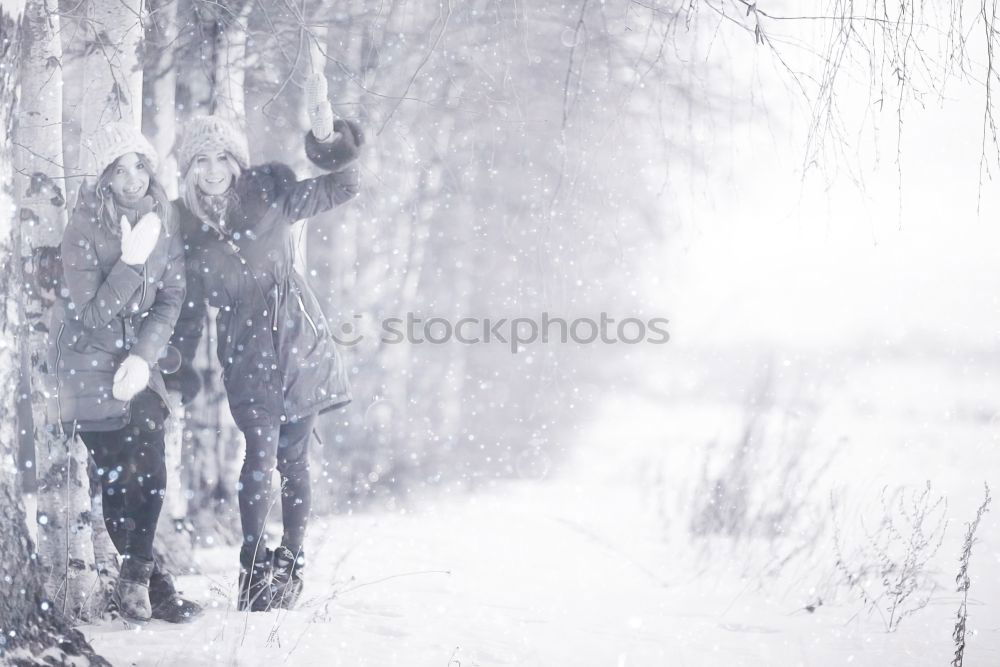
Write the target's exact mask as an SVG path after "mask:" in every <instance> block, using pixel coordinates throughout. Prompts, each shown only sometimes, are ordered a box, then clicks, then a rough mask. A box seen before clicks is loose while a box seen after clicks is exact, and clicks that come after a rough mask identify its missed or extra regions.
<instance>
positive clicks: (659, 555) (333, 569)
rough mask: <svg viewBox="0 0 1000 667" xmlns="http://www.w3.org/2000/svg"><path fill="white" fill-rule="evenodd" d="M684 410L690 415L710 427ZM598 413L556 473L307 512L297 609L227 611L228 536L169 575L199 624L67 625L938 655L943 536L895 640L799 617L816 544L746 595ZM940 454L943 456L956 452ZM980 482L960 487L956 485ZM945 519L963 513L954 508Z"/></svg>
mask: <svg viewBox="0 0 1000 667" xmlns="http://www.w3.org/2000/svg"><path fill="white" fill-rule="evenodd" d="M686 412H687V414H688V415H689V421H690V420H691V419H694V420H695V421H696V422H698V423H705V422H709V423H711V420H706V419H705V418H703V417H698V416H697V414H696V413H694V412H693V411H692V410H690V409H686ZM659 422H660V423H661V424H662V423H665V422H666V423H672V424H675V426H673V428H675V430H677V433H678V435H677V439H676V440H674V441H672V442H671V446H672V447H673V448H674V449H677V448H679V447H680V446H681V445H680V444H679V443H680V442H681V440H682V435H681V434H680V432H681V431H683V429H684V428H685V426H684V425H683V424H680V422H679V421H678V420H671V419H668V418H663V419H660V420H659ZM605 423H606V424H607V423H610V424H611V425H612V426H611V427H609V428H611V430H610V431H608V432H604V433H601V432H599V431H598V432H597V433H592V434H590V437H588V442H592V443H594V444H590V445H587V446H585V447H581V448H580V449H579V450H578V451H577V453H576V457H575V459H574V460H573V461H572V462H569V463H568V464H567V465H565V466H563V467H562V468H561V471H560V473H559V475H558V476H557V477H554V478H550V479H546V480H543V481H537V480H522V481H517V482H510V483H505V484H502V485H498V486H497V487H496V488H495V489H493V490H490V491H485V492H479V493H478V494H476V495H473V496H465V495H455V496H448V495H444V496H441V497H438V498H436V499H433V500H431V499H423V500H420V501H418V502H416V503H415V504H414V506H413V507H412V508H410V509H409V510H408V511H407V512H406V513H401V512H381V513H378V512H376V513H369V514H365V515H360V516H342V517H335V518H331V519H327V520H325V521H322V522H317V523H316V524H315V525H314V526H313V527H312V528H311V533H310V539H309V543H308V545H307V554H308V555H309V558H310V570H309V575H308V579H307V588H306V594H305V598H304V600H303V601H302V603H301V605H300V608H299V609H297V610H295V611H294V612H283V613H278V612H272V613H268V614H245V613H242V614H241V613H238V612H236V611H234V610H233V609H232V607H231V606H230V600H231V599H232V596H233V593H234V589H235V581H234V579H235V576H236V568H235V564H236V549H235V548H224V549H216V550H211V551H203V552H200V553H199V554H198V558H199V561H200V565H201V567H202V570H203V571H204V572H205V574H204V575H202V576H198V577H186V578H183V579H182V581H181V588H182V589H184V590H185V592H186V593H188V594H190V595H192V597H194V598H195V599H199V600H202V601H210V603H214V605H215V608H214V609H212V610H210V611H209V612H208V613H206V614H205V615H204V616H203V617H202V618H199V619H198V620H197V621H195V622H193V623H191V624H189V625H183V626H172V625H169V624H165V623H160V622H154V623H151V624H149V625H148V626H146V627H145V628H143V629H138V630H134V629H133V630H128V629H125V628H123V625H122V624H121V623H120V622H119V623H106V624H103V625H100V626H89V627H85V628H83V630H84V632H85V633H86V634H87V636H88V637H89V638H90V639H91V641H92V642H93V644H94V647H95V649H97V650H98V651H99V652H101V653H102V654H104V655H105V656H107V657H109V659H111V660H112V662H113V663H114V664H116V665H158V666H163V667H168V666H171V665H177V666H181V665H183V666H185V667H186V666H190V665H214V664H229V665H268V666H271V665H344V666H345V667H363V666H368V665H370V666H378V667H388V666H390V665H398V666H400V667H424V666H427V667H472V666H476V665H478V666H480V667H486V666H491V665H523V666H538V667H576V666H581V667H589V666H594V667H597V666H608V667H635V666H643V667H646V666H650V667H660V666H670V667H672V666H674V665H678V666H684V665H694V666H712V667H714V666H716V665H720V666H722V665H724V666H727V667H728V666H737V665H753V666H757V665H780V666H787V665H823V666H825V665H871V666H873V667H874V666H879V667H883V666H885V665H908V666H921V665H928V666H930V665H947V664H949V663H950V660H951V651H952V641H951V637H950V633H951V629H952V626H953V616H954V612H955V609H956V607H957V599H956V596H955V594H954V593H951V592H950V591H949V590H948V588H950V587H949V586H948V582H949V581H950V580H952V579H953V576H954V575H953V574H950V572H951V571H952V570H951V568H952V565H951V562H952V560H953V559H952V555H953V554H952V552H953V551H954V545H953V544H951V543H949V545H948V547H947V549H948V553H946V554H945V556H946V558H945V560H946V561H947V562H946V567H947V570H944V571H942V572H941V573H940V576H939V579H940V581H941V582H942V586H944V587H945V588H942V589H941V593H940V594H939V595H937V596H935V598H934V599H933V600H932V602H931V604H930V605H929V606H928V607H927V608H926V609H924V610H922V611H921V612H919V614H918V615H916V616H914V617H912V618H910V619H907V621H906V622H904V623H903V624H902V625H901V626H900V629H899V631H898V632H896V633H892V634H889V633H886V632H885V631H884V629H883V627H882V624H881V622H880V621H879V619H878V618H877V617H875V618H872V617H870V616H868V615H867V614H865V613H863V612H862V613H859V611H860V605H859V604H857V601H856V600H855V601H850V600H847V601H844V602H842V603H841V604H840V605H839V606H838V605H833V604H829V603H828V604H826V605H824V606H823V607H821V608H820V609H819V610H818V611H817V612H816V613H808V612H807V611H805V610H803V609H802V607H803V606H804V605H805V604H806V603H807V601H808V600H809V596H810V594H811V593H810V588H811V587H812V586H815V585H816V584H817V582H818V580H820V579H821V578H822V577H823V575H824V572H825V570H824V569H823V568H828V567H829V566H830V564H831V563H832V561H830V562H827V561H828V560H829V558H828V556H829V554H826V553H821V554H820V561H819V562H820V563H821V564H822V566H821V567H814V568H812V569H810V567H811V566H809V565H805V566H802V567H799V568H798V569H797V570H795V569H791V568H790V569H789V571H788V572H787V573H786V574H785V575H783V578H782V579H780V580H776V581H770V582H768V584H767V588H766V589H765V590H761V588H760V587H758V586H757V585H756V584H757V583H759V580H757V581H752V580H742V579H740V577H739V575H738V574H737V573H735V571H736V570H737V569H738V567H737V566H738V565H740V564H741V561H742V560H743V559H742V554H740V553H725V552H722V553H716V554H715V558H714V559H713V560H712V561H711V562H707V561H706V562H704V563H703V562H700V561H699V560H698V556H697V555H695V554H691V553H689V552H688V550H689V549H690V548H691V547H690V546H689V540H687V539H684V538H680V539H677V540H675V543H674V545H673V547H672V550H671V548H670V545H669V544H668V539H667V532H666V531H665V529H664V525H663V521H664V518H663V516H662V515H661V514H658V513H657V512H658V511H661V512H662V508H661V509H660V510H657V508H656V505H655V503H651V502H650V501H649V493H650V491H649V488H648V485H646V484H644V483H643V482H642V480H643V479H644V478H648V477H649V475H648V472H647V471H646V470H645V469H646V468H650V467H652V466H651V465H650V462H651V461H655V460H656V459H655V456H662V455H663V452H664V451H665V449H664V447H663V445H662V444H657V443H662V442H663V441H662V440H661V439H660V438H661V437H662V433H658V434H650V433H643V432H628V431H627V428H628V424H638V423H643V422H642V420H638V419H631V420H630V419H625V418H622V419H618V420H612V421H611V422H605ZM645 423H650V422H649V421H648V420H646V422H645ZM952 433H957V431H952ZM948 455H949V456H951V457H952V458H953V459H955V460H957V458H956V452H955V451H952V452H951V453H950V454H948ZM969 456H972V455H971V454H969ZM651 457H652V458H651ZM976 460H979V459H977V457H972V458H971V461H976ZM936 469H938V470H941V469H940V468H936ZM941 472H942V473H946V472H947V471H945V470H941ZM980 488H981V487H978V484H976V485H972V486H971V491H970V492H969V493H970V494H971V497H973V498H974V497H975V496H978V495H979V493H980V491H979V490H978V489H980ZM954 497H955V499H956V500H958V499H959V497H960V496H959V495H957V494H956V495H955V496H954ZM996 514H997V513H996V512H991V513H990V515H988V521H987V525H985V526H984V531H985V532H984V533H983V536H982V537H983V544H982V545H981V546H979V547H977V553H976V555H975V556H974V558H975V560H974V563H973V569H974V571H975V581H976V584H975V588H974V593H975V595H974V596H973V597H974V599H973V600H971V602H970V628H971V629H972V630H973V631H975V632H976V634H975V635H973V636H970V638H969V648H968V650H967V654H966V664H968V665H970V666H971V665H976V664H1000V619H998V616H997V613H996V611H995V600H996V599H997V595H998V594H1000V576H997V572H998V571H1000V556H998V555H997V554H998V553H1000V548H998V547H1000V544H998V543H997V532H996V526H997V523H996V520H997V519H1000V517H998V516H996ZM956 516H958V517H967V516H969V513H968V508H967V507H963V508H962V509H961V511H960V512H958V513H957V514H956ZM957 535H958V531H957V530H956V531H955V536H956V537H957ZM317 554H322V555H323V558H322V561H321V560H320V559H319V558H318V557H317ZM720 563H721V564H722V566H721V567H720ZM730 565H731V566H730Z"/></svg>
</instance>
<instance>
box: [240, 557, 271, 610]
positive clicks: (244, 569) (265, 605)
mask: <svg viewBox="0 0 1000 667" xmlns="http://www.w3.org/2000/svg"><path fill="white" fill-rule="evenodd" d="M252 558H253V556H252V555H251V556H250V558H247V557H246V556H245V555H244V554H243V553H242V552H241V553H240V581H239V592H238V593H237V598H236V608H237V609H239V610H240V611H248V610H249V611H267V610H268V609H270V607H271V552H270V551H269V550H267V549H264V550H263V552H262V553H259V555H258V558H257V559H256V560H251V559H252Z"/></svg>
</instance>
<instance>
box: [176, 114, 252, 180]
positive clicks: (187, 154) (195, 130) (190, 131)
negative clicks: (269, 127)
mask: <svg viewBox="0 0 1000 667" xmlns="http://www.w3.org/2000/svg"><path fill="white" fill-rule="evenodd" d="M219 150H223V151H226V152H227V153H229V154H230V155H232V156H233V157H234V158H235V159H236V162H237V163H239V165H240V167H242V168H243V169H249V168H250V150H249V149H248V148H247V139H246V136H244V134H243V133H242V132H241V131H240V130H239V129H237V128H236V126H235V125H233V124H232V123H230V122H229V121H227V120H226V119H224V118H221V117H219V116H198V117H197V118H195V119H193V120H191V122H189V123H188V124H187V127H185V128H184V140H183V141H182V142H181V147H180V149H179V150H178V155H177V165H178V166H179V167H180V170H181V173H182V174H184V173H187V170H188V169H190V168H191V162H192V161H194V159H195V157H196V156H198V155H202V154H207V153H212V152H214V151H219Z"/></svg>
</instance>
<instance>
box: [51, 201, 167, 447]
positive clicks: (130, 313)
mask: <svg viewBox="0 0 1000 667" xmlns="http://www.w3.org/2000/svg"><path fill="white" fill-rule="evenodd" d="M149 210H155V212H156V213H157V214H158V215H159V216H160V219H161V222H162V231H161V232H160V237H159V239H158V240H157V242H156V246H155V247H154V248H153V251H152V253H151V254H150V256H149V259H147V260H146V263H145V264H144V265H143V266H142V267H141V268H134V267H132V266H129V265H128V264H125V263H124V262H122V261H121V232H120V228H119V223H118V222H117V221H116V223H115V224H110V220H107V221H104V222H101V221H99V220H98V218H97V214H98V201H97V196H96V194H95V191H94V189H93V188H92V187H88V186H84V187H83V188H82V189H81V192H80V198H79V200H78V203H77V206H76V208H75V209H74V210H73V215H72V217H71V218H70V222H69V225H68V226H67V227H66V232H65V233H64V234H63V239H62V244H61V254H62V266H63V274H64V279H63V281H62V287H61V289H60V294H59V298H57V299H56V302H55V304H54V305H53V307H52V309H51V311H50V320H49V332H50V333H49V350H48V353H49V356H48V370H49V375H50V377H51V379H52V381H53V384H54V386H55V391H54V392H53V396H52V402H51V409H52V411H53V413H54V414H53V415H52V418H53V420H55V421H59V422H62V423H63V425H64V427H66V428H72V427H75V428H76V429H77V430H80V431H113V430H117V429H120V428H122V427H124V426H125V424H126V423H128V420H129V411H130V407H131V406H130V403H127V402H123V401H119V400H116V399H115V398H114V396H112V394H111V389H112V385H113V383H114V375H115V372H116V371H117V370H118V367H119V366H120V365H121V362H122V361H123V360H124V359H125V357H126V356H128V355H129V354H130V353H134V354H137V355H139V356H141V357H142V358H143V359H145V360H146V361H147V362H149V363H150V365H153V364H155V362H156V360H157V359H159V357H160V355H161V353H162V351H163V349H164V348H165V346H166V345H167V342H168V341H169V339H170V336H171V334H172V333H173V329H174V323H175V322H176V321H177V317H178V315H179V314H180V311H181V305H182V304H183V302H184V246H183V243H182V241H181V235H180V230H179V228H178V226H177V217H176V216H175V215H174V211H173V208H172V206H171V205H170V204H169V203H165V207H164V210H158V205H156V204H155V203H154V201H153V198H152V197H150V196H147V197H146V198H145V199H144V200H143V202H142V204H141V205H140V206H139V207H138V209H137V210H135V211H132V210H127V211H121V213H124V214H126V215H127V216H128V217H129V220H130V221H131V222H132V223H133V224H135V222H136V221H137V218H138V217H139V216H140V215H141V214H142V213H144V212H146V211H149ZM105 215H106V216H107V213H105ZM149 386H150V388H151V389H153V390H154V391H156V392H157V393H158V394H159V395H160V396H161V397H162V398H163V399H164V402H165V403H166V404H167V405H169V401H167V394H166V389H165V387H164V384H163V377H162V375H161V374H160V371H159V369H158V368H157V367H156V366H155V365H153V368H152V372H151V373H150V381H149Z"/></svg>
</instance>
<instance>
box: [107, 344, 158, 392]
mask: <svg viewBox="0 0 1000 667" xmlns="http://www.w3.org/2000/svg"><path fill="white" fill-rule="evenodd" d="M148 384H149V364H147V363H146V360H145V359H143V358H142V357H140V356H138V355H135V354H130V355H128V356H127V357H125V361H123V362H122V365H121V366H119V367H118V371H117V372H116V373H115V383H114V386H112V388H111V395H112V396H114V397H115V398H116V399H118V400H119V401H131V400H132V397H133V396H135V395H136V394H138V393H139V392H140V391H142V390H143V389H145V388H146V385H148Z"/></svg>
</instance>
